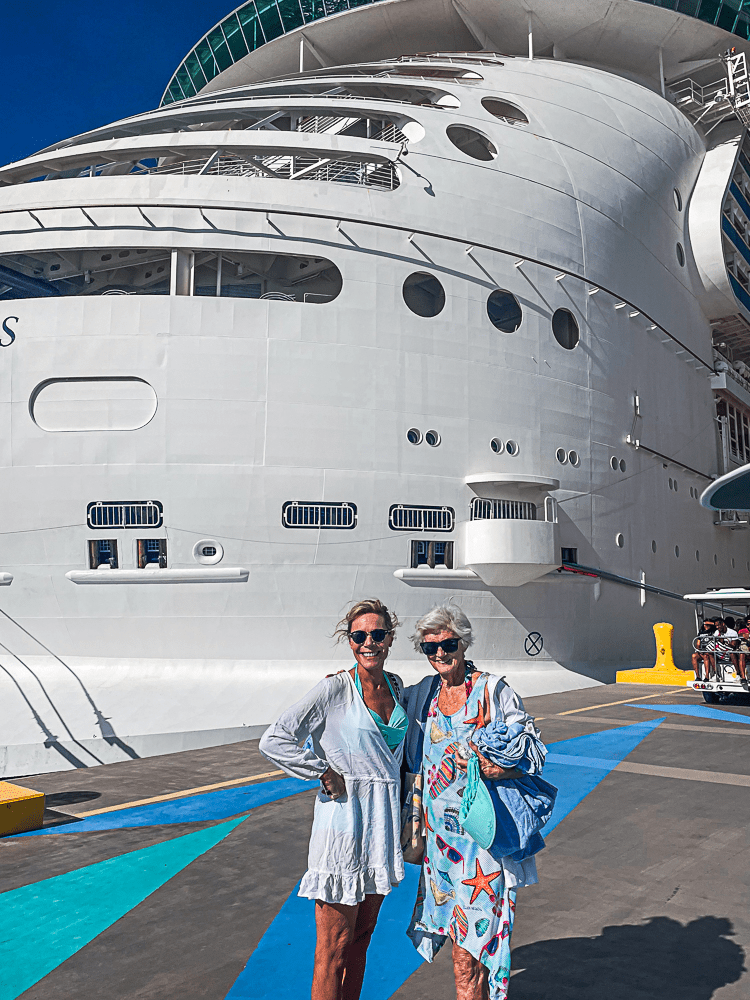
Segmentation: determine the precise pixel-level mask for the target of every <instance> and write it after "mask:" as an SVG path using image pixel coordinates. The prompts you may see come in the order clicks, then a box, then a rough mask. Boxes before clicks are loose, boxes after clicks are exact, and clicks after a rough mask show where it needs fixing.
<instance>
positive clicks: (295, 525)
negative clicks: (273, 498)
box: [281, 500, 357, 531]
mask: <svg viewBox="0 0 750 1000" xmlns="http://www.w3.org/2000/svg"><path fill="white" fill-rule="evenodd" d="M289 511H295V512H301V514H302V519H303V520H307V519H308V518H309V523H300V521H299V520H296V519H292V518H290V517H289V516H288V512H289ZM296 516H297V514H296V513H295V518H296ZM326 520H327V521H330V520H340V521H341V523H339V524H333V523H321V521H326ZM347 522H348V523H347ZM281 524H282V526H283V527H284V528H288V529H289V530H291V531H296V530H298V529H300V530H303V531H352V530H354V528H356V527H357V505H356V504H355V503H352V502H351V501H348V500H336V501H334V500H286V501H285V502H284V503H283V504H282V507H281Z"/></svg>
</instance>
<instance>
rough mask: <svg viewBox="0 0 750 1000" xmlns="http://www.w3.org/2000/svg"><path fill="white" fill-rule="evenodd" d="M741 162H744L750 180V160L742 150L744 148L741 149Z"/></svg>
mask: <svg viewBox="0 0 750 1000" xmlns="http://www.w3.org/2000/svg"><path fill="white" fill-rule="evenodd" d="M740 163H741V164H742V166H743V168H744V170H745V173H746V174H747V176H748V180H750V161H748V159H747V157H746V156H745V154H744V153H743V152H742V150H740Z"/></svg>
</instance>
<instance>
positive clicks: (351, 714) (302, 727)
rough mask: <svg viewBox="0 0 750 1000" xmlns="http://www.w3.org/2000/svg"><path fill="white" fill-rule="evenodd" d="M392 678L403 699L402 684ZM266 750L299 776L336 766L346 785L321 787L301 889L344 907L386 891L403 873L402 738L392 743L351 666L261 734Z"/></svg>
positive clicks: (314, 777)
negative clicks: (338, 792) (333, 790)
mask: <svg viewBox="0 0 750 1000" xmlns="http://www.w3.org/2000/svg"><path fill="white" fill-rule="evenodd" d="M389 677H390V680H391V683H392V686H393V689H394V693H395V694H396V703H397V704H398V695H399V694H400V692H401V691H402V689H403V685H402V683H401V680H400V679H399V678H398V677H397V676H396V675H395V674H389ZM260 751H261V753H263V754H264V755H265V756H266V757H267V758H268V759H269V760H271V761H273V762H274V763H275V764H278V766H279V767H281V768H283V769H284V770H285V771H286V772H287V773H288V774H291V775H293V776H294V777H296V778H306V779H309V780H317V779H319V778H320V776H321V775H322V774H323V773H324V772H325V771H326V770H327V769H328V768H329V767H332V768H333V769H334V771H338V772H339V774H341V775H343V777H344V781H345V783H346V794H345V795H342V796H341V798H339V799H331V798H329V797H328V796H327V795H325V794H324V793H323V791H322V789H319V790H318V794H317V796H316V799H315V815H314V818H313V825H312V832H311V834H310V847H309V851H308V860H307V871H306V872H305V875H304V877H303V879H302V883H301V885H300V889H299V895H300V896H304V897H306V898H307V899H320V900H322V901H323V902H326V903H342V904H344V905H346V906H353V905H355V904H356V903H361V902H362V900H363V899H364V898H365V896H367V895H372V894H375V893H377V894H379V895H382V896H386V895H388V893H389V892H390V891H391V888H392V887H393V886H396V885H398V884H399V882H401V880H402V879H403V877H404V862H403V857H402V854H401V846H400V843H399V835H400V786H401V760H402V757H403V752H404V743H403V741H402V742H401V743H400V744H399V745H398V747H396V749H395V751H392V750H391V749H390V748H389V747H388V745H387V744H386V741H385V739H384V738H383V736H382V734H381V732H380V729H379V728H378V725H377V724H376V723H375V721H374V719H373V717H372V714H371V713H370V711H369V709H368V708H367V706H366V705H365V703H364V701H363V699H362V697H361V696H360V694H359V693H358V691H357V688H356V686H355V682H354V680H353V679H352V677H351V675H350V674H349V672H348V671H346V672H344V673H340V674H336V675H335V676H334V677H327V678H326V679H325V680H323V681H321V682H320V684H318V685H317V686H316V687H314V688H313V689H312V690H311V691H309V692H308V693H307V694H306V695H305V696H304V698H302V699H301V700H300V701H298V702H297V703H296V705H292V707H291V708H288V709H287V710H286V711H285V712H284V713H283V714H282V715H281V716H280V717H279V718H278V719H277V720H276V722H275V723H274V724H273V725H272V726H270V727H269V729H268V730H267V731H266V733H265V734H264V736H263V737H262V739H261V741H260Z"/></svg>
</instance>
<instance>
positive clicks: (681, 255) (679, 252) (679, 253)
mask: <svg viewBox="0 0 750 1000" xmlns="http://www.w3.org/2000/svg"><path fill="white" fill-rule="evenodd" d="M675 249H676V251H677V263H678V264H679V265H680V267H684V266H685V251H684V250H683V249H682V243H678V244H677V247H676V248H675Z"/></svg>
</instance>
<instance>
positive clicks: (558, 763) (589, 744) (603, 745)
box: [542, 717, 664, 837]
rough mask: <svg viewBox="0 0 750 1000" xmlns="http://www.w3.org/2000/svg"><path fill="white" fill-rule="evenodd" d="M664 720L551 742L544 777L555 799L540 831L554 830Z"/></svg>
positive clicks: (650, 720) (652, 720)
mask: <svg viewBox="0 0 750 1000" xmlns="http://www.w3.org/2000/svg"><path fill="white" fill-rule="evenodd" d="M663 721H664V717H662V718H661V719H649V721H648V722H636V723H635V724H634V725H631V726H622V727H621V728H619V729H605V730H604V732H601V733H590V734H589V735H588V736H576V737H574V738H573V739H571V740H560V741H559V742H558V743H550V744H549V745H548V750H549V753H548V754H547V761H546V763H545V765H544V777H545V780H546V781H550V782H551V783H552V784H553V785H556V786H557V800H556V802H555V808H554V811H553V813H552V818H551V819H550V821H549V822H548V823H547V824H546V826H545V827H544V830H543V831H542V833H543V834H544V836H545V837H546V836H547V834H548V833H549V832H550V831H551V830H554V828H555V827H556V826H557V825H558V823H561V822H562V821H563V820H564V819H565V817H566V816H568V815H569V814H570V813H571V812H572V811H573V810H574V809H575V807H576V806H577V805H578V804H579V803H580V802H581V801H582V800H583V799H585V798H586V796H587V795H589V794H590V793H591V792H593V790H594V789H595V788H596V786H597V785H598V784H599V783H600V782H601V781H603V780H604V778H606V777H607V775H608V774H609V773H610V771H613V770H614V769H615V768H616V767H617V765H618V764H619V763H620V761H621V760H624V759H625V758H626V757H627V756H628V754H629V753H631V752H632V751H633V750H635V748H636V747H637V746H638V744H639V743H640V742H641V741H642V740H644V739H645V738H646V737H647V736H648V735H649V733H652V732H653V731H654V729H656V727H657V726H658V725H659V724H660V723H662V722H663Z"/></svg>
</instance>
